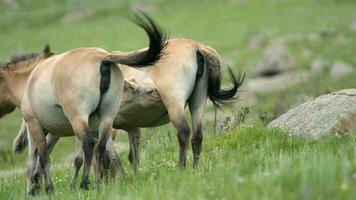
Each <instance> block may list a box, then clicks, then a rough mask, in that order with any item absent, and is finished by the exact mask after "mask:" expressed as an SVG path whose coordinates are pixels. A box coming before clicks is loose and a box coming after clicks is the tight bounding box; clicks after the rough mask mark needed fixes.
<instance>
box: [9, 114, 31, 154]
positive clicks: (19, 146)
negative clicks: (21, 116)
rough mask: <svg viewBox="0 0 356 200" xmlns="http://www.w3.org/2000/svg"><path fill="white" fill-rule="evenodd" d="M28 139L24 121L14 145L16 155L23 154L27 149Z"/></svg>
mask: <svg viewBox="0 0 356 200" xmlns="http://www.w3.org/2000/svg"><path fill="white" fill-rule="evenodd" d="M27 143H28V139H27V128H26V123H25V121H23V120H22V124H21V128H20V130H19V132H18V133H17V136H16V138H15V140H14V143H13V144H12V147H13V151H14V153H15V154H20V153H22V152H23V151H24V150H25V148H26V147H27Z"/></svg>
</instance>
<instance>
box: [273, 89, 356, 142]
mask: <svg viewBox="0 0 356 200" xmlns="http://www.w3.org/2000/svg"><path fill="white" fill-rule="evenodd" d="M355 122H356V89H345V90H341V91H338V92H333V93H330V94H326V95H322V96H320V97H318V98H316V99H314V100H311V101H307V102H305V103H303V104H301V105H300V106H298V107H296V108H293V109H291V110H290V111H288V112H287V113H285V114H284V115H282V116H280V117H279V118H277V119H275V120H273V121H272V122H271V123H269V124H268V128H280V129H282V130H285V131H287V132H289V133H290V134H291V135H293V136H307V137H312V138H320V137H322V136H327V135H331V134H334V135H337V136H339V135H342V134H349V133H355V131H356V123H355Z"/></svg>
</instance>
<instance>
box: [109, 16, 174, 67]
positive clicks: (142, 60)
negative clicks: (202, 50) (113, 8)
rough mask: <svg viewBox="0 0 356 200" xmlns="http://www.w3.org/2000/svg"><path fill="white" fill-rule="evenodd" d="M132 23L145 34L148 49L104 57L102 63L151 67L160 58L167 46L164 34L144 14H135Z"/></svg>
mask: <svg viewBox="0 0 356 200" xmlns="http://www.w3.org/2000/svg"><path fill="white" fill-rule="evenodd" d="M132 21H133V22H134V23H135V24H136V25H138V26H140V27H141V28H143V29H144V30H145V32H146V33H147V35H148V38H149V41H150V43H149V47H148V49H147V48H146V49H142V50H138V51H134V52H127V53H124V52H120V53H118V52H116V53H113V54H110V55H108V56H107V57H105V58H104V59H103V61H111V62H114V63H119V64H124V65H129V66H132V67H138V68H139V67H146V66H150V65H153V64H155V63H156V62H157V61H158V60H159V59H160V58H161V57H162V55H163V51H164V49H165V47H166V45H167V42H166V38H167V37H166V33H165V32H163V31H162V29H161V28H160V27H159V26H158V25H157V24H156V23H155V21H154V20H153V19H152V18H150V17H149V16H148V15H147V14H145V13H141V15H139V14H135V16H134V18H133V19H132Z"/></svg>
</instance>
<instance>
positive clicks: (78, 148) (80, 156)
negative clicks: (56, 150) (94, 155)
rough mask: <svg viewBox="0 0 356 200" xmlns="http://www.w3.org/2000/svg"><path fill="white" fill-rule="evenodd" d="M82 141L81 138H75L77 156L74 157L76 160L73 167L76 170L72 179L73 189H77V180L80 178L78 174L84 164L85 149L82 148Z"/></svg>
mask: <svg viewBox="0 0 356 200" xmlns="http://www.w3.org/2000/svg"><path fill="white" fill-rule="evenodd" d="M82 146H83V144H82V141H81V140H79V139H78V138H76V139H75V153H76V155H75V157H74V162H73V167H74V171H73V177H72V181H71V184H70V186H71V189H75V185H76V182H77V178H78V174H79V170H80V168H81V167H82V165H83V149H82Z"/></svg>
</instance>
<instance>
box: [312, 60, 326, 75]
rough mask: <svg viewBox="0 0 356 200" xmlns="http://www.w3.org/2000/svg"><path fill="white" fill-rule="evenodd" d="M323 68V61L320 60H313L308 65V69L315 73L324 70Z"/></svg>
mask: <svg viewBox="0 0 356 200" xmlns="http://www.w3.org/2000/svg"><path fill="white" fill-rule="evenodd" d="M324 67H325V61H324V60H323V59H321V58H315V59H313V60H312V62H311V64H310V68H311V69H312V70H313V71H316V72H319V71H321V70H322V69H324Z"/></svg>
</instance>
